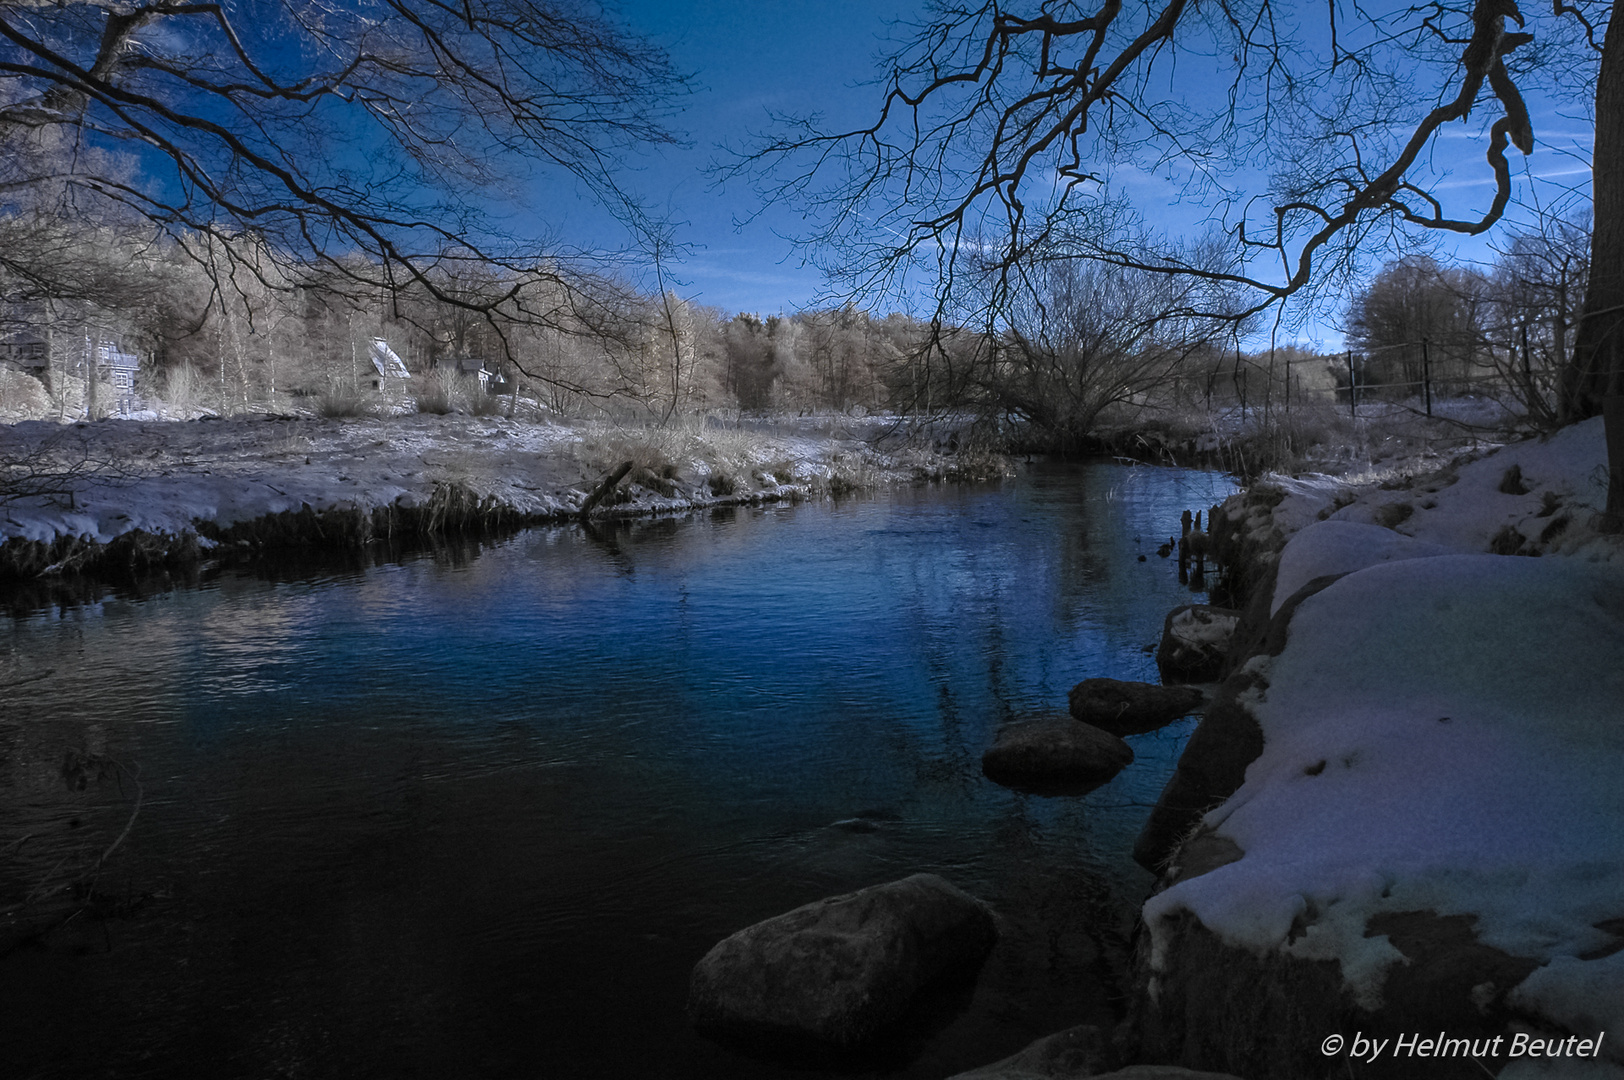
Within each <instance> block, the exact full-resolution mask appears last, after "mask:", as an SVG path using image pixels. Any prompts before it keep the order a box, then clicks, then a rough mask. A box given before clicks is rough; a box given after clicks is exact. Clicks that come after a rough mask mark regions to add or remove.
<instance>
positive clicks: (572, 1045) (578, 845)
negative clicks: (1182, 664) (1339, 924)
mask: <svg viewBox="0 0 1624 1080" xmlns="http://www.w3.org/2000/svg"><path fill="white" fill-rule="evenodd" d="M1228 490H1229V487H1228V485H1227V483H1225V482H1224V481H1223V480H1222V479H1221V478H1217V477H1214V476H1211V475H1209V474H1200V473H1191V472H1179V471H1173V470H1159V469H1151V468H1146V467H1124V466H1117V465H1087V466H1039V467H1034V468H1032V469H1030V470H1029V471H1028V473H1027V474H1026V475H1024V476H1023V477H1022V478H1021V479H1020V480H1018V481H1014V482H1011V483H1008V484H1005V485H1003V486H1002V487H955V488H930V489H922V490H915V491H901V492H894V493H888V494H886V495H883V496H880V497H877V498H874V499H869V500H859V501H847V502H842V503H837V504H823V505H802V506H794V507H771V508H764V509H739V510H726V511H719V512H715V513H712V514H709V515H704V516H699V517H696V518H692V519H683V520H676V519H662V520H656V521H643V522H631V523H622V524H619V525H615V526H598V527H597V528H596V529H594V530H592V531H590V532H589V531H586V530H583V529H581V528H580V527H561V528H551V529H538V530H532V531H528V532H525V533H522V534H520V535H518V536H516V537H515V538H513V539H511V540H509V541H506V542H503V543H500V544H496V545H493V546H490V547H487V548H485V549H484V550H478V549H467V548H452V547H448V548H443V549H440V550H437V551H432V552H426V553H422V554H420V555H417V556H415V557H413V558H410V559H407V560H405V561H401V562H396V563H386V564H384V565H346V564H337V565H335V564H313V563H308V562H306V563H301V564H297V565H286V566H281V567H276V568H265V567H262V568H260V570H259V572H257V573H253V572H244V571H233V572H227V573H223V574H220V575H217V576H216V577H214V578H213V579H212V580H209V581H206V582H204V583H203V584H202V585H201V586H199V587H198V588H195V589H188V590H181V591H172V592H164V593H158V594H155V595H149V596H146V597H144V598H124V597H118V596H110V597H101V598H99V599H98V600H97V601H96V602H94V603H88V604H82V605H78V606H70V607H59V608H50V609H46V610H39V611H35V612H33V613H32V614H29V615H27V616H26V617H23V618H19V619H16V620H14V621H13V622H11V623H10V624H9V625H8V627H7V629H6V630H5V631H4V634H5V637H4V638H3V639H0V640H3V642H4V645H3V648H4V649H5V652H4V654H3V655H0V683H5V682H7V681H10V680H8V678H7V676H6V673H7V672H10V673H12V675H13V677H15V676H16V673H19V672H29V673H36V674H37V673H38V672H40V671H43V670H51V671H52V674H51V675H49V676H48V677H46V678H43V679H36V680H34V681H31V682H26V683H21V684H18V685H13V686H10V687H9V688H6V689H3V690H0V695H3V699H0V700H3V706H0V913H3V912H6V911H8V910H10V911H11V916H10V921H9V922H7V921H5V918H4V917H0V949H5V948H7V947H8V946H10V945H13V944H14V943H15V942H16V941H17V939H18V935H19V933H20V929H19V928H25V927H26V925H27V924H26V918H28V917H33V916H34V915H37V913H38V912H40V911H44V910H47V909H51V910H62V911H69V912H71V911H73V910H76V909H82V914H80V915H78V916H76V917H75V918H74V919H73V920H72V921H70V922H69V923H68V924H67V925H65V926H63V927H61V928H60V929H57V930H55V931H53V932H52V933H51V934H50V935H49V936H48V937H47V938H46V939H45V941H44V943H43V944H28V945H23V946H22V947H17V948H12V949H11V950H10V951H9V952H7V953H6V954H5V955H4V957H3V958H0V1046H4V1047H5V1048H6V1049H5V1054H6V1057H7V1060H8V1062H9V1064H8V1072H14V1073H16V1074H17V1075H22V1076H33V1075H38V1076H42V1077H43V1076H91V1075H95V1076H102V1075H114V1076H120V1077H124V1076H155V1077H156V1076H163V1077H188V1076H197V1077H211V1078H214V1077H232V1076H243V1077H250V1076H252V1077H261V1076H279V1075H284V1074H286V1075H299V1076H319V1077H358V1076H379V1077H385V1076H387V1077H402V1076H417V1075H421V1076H426V1077H427V1076H433V1077H437V1078H438V1077H448V1076H456V1077H461V1076H493V1077H495V1076H501V1077H509V1076H561V1077H562V1076H568V1077H595V1076H603V1077H620V1076H661V1077H733V1076H737V1077H745V1076H749V1077H775V1076H791V1075H793V1076H803V1077H804V1076H814V1075H817V1074H816V1073H815V1072H808V1071H804V1070H801V1071H797V1070H792V1069H789V1068H787V1067H785V1066H781V1065H775V1064H764V1063H759V1062H751V1061H747V1060H745V1059H742V1058H739V1057H737V1056H735V1055H734V1054H732V1053H730V1052H729V1051H727V1050H725V1049H722V1048H720V1047H717V1046H714V1045H712V1044H710V1043H708V1042H705V1041H704V1040H701V1039H699V1038H697V1037H696V1036H694V1035H693V1034H691V1033H690V1032H689V1030H688V1029H687V1026H686V1024H685V1022H684V1020H683V1017H682V1005H683V1000H684V996H685V993H686V986H687V976H688V972H689V970H690V969H691V967H692V965H693V963H694V962H695V960H697V959H698V957H699V956H700V955H702V954H703V953H704V951H705V950H706V949H707V948H709V947H710V945H712V944H714V943H715V941H717V940H718V939H720V938H721V937H723V936H725V935H726V934H728V933H730V932H732V931H733V930H736V929H738V928H740V927H742V926H744V925H747V924H749V923H751V922H755V921H757V920H759V919H762V918H765V917H768V916H770V915H774V914H777V913H779V912H782V911H784V910H787V909H788V908H790V907H793V906H796V905H798V904H801V903H805V902H807V901H810V900H813V899H816V898H818V897H821V896H825V895H829V894H831V893H836V892H843V891H847V890H849V889H853V888H857V887H861V886H863V885H868V884H872V883H875V882H879V881H884V880H889V879H892V878H896V877H900V876H903V875H905V874H909V873H913V872H916V871H920V870H930V871H935V872H938V873H941V874H943V875H944V876H946V877H948V878H949V879H950V880H952V881H954V882H955V883H957V884H959V885H961V886H963V887H964V888H966V889H969V890H970V891H971V892H974V893H976V894H977V895H979V896H981V897H983V898H984V899H986V900H988V901H990V902H991V903H993V904H994V905H995V906H996V907H997V908H998V909H999V911H1000V913H1001V914H1002V915H1003V916H1004V919H1005V929H1004V937H1003V940H1002V942H1001V943H1000V945H999V948H998V950H997V951H996V952H995V953H994V955H993V957H992V959H991V960H990V961H989V963H988V966H987V968H986V969H985V970H984V971H983V973H982V976H981V978H980V980H979V982H978V984H977V988H976V991H975V994H974V997H973V998H972V999H971V1000H970V1001H969V1003H968V1004H967V1005H966V1006H965V1007H964V1008H963V1009H962V1011H959V1012H958V1013H957V1014H956V1016H954V1017H953V1018H952V1019H951V1021H950V1022H947V1023H946V1024H945V1026H943V1027H940V1029H939V1030H934V1031H932V1032H931V1033H930V1034H929V1037H928V1038H927V1037H925V1035H923V1034H920V1033H917V1032H916V1033H915V1035H914V1037H913V1038H912V1039H911V1040H909V1039H904V1040H902V1041H901V1043H899V1046H898V1047H894V1048H892V1049H893V1052H892V1053H891V1054H890V1055H889V1056H887V1057H885V1058H884V1059H882V1060H881V1061H879V1062H877V1063H876V1064H875V1065H874V1066H873V1069H872V1070H871V1071H885V1072H888V1073H890V1074H892V1075H900V1076H908V1077H940V1076H945V1075H948V1074H950V1073H952V1072H954V1071H957V1070H959V1069H963V1068H967V1067H970V1066H972V1065H976V1064H980V1063H984V1062H985V1061H989V1060H992V1059H994V1058H997V1057H1000V1056H1003V1055H1004V1054H1007V1053H1009V1052H1011V1051H1013V1050H1014V1049H1016V1048H1018V1047H1019V1046H1021V1045H1024V1044H1025V1043H1026V1042H1027V1041H1030V1039H1032V1038H1034V1037H1036V1036H1038V1035H1041V1034H1044V1033H1047V1032H1048V1031H1052V1030H1056V1029H1058V1028H1061V1027H1064V1026H1068V1025H1070V1024H1074V1023H1077V1022H1079V1021H1085V1020H1094V1021H1097V1022H1102V1023H1109V1022H1111V1021H1112V1020H1114V1018H1115V1012H1114V1009H1115V1008H1116V1005H1117V1003H1116V1002H1114V1001H1113V1000H1112V998H1111V992H1110V990H1109V979H1110V978H1111V976H1112V974H1113V972H1114V971H1115V970H1116V969H1117V968H1118V967H1119V966H1120V964H1121V963H1122V960H1123V952H1122V950H1123V944H1124V935H1125V933H1126V929H1127V927H1129V926H1130V925H1131V911H1132V904H1133V902H1134V901H1136V900H1137V899H1138V897H1139V896H1140V894H1142V892H1143V890H1144V889H1145V887H1146V886H1147V884H1148V879H1147V877H1146V876H1145V875H1143V874H1142V873H1141V872H1140V871H1139V870H1138V869H1137V868H1135V867H1134V866H1133V865H1132V863H1131V861H1130V860H1129V858H1128V854H1127V852H1128V849H1129V848H1130V847H1131V844H1132V839H1133V836H1134V834H1135V833H1136V832H1137V830H1138V827H1139V825H1140V823H1141V822H1142V821H1143V819H1144V817H1145V814H1146V811H1147V807H1148V804H1149V803H1150V802H1151V801H1153V800H1154V798H1155V795H1156V793H1157V792H1158V791H1159V790H1160V787H1161V784H1162V783H1163V781H1164V780H1165V778H1166V776H1167V774H1168V772H1169V771H1170V769H1171V764H1172V761H1173V759H1174V757H1175V756H1176V754H1177V751H1178V749H1179V748H1180V746H1181V742H1182V737H1183V735H1184V733H1185V728H1183V727H1181V728H1177V729H1168V730H1164V731H1163V732H1160V733H1156V734H1152V735H1146V736H1140V737H1137V738H1136V739H1134V740H1132V742H1133V743H1134V747H1135V751H1136V753H1137V754H1138V755H1139V757H1138V761H1137V762H1136V763H1135V765H1134V766H1133V767H1131V768H1130V769H1129V770H1128V771H1127V772H1125V773H1123V774H1122V775H1121V776H1119V777H1118V778H1117V779H1116V780H1115V781H1113V782H1112V783H1110V784H1108V785H1106V786H1104V787H1102V788H1100V789H1098V790H1097V791H1095V792H1093V793H1091V794H1090V795H1088V796H1086V797H1083V798H1072V799H1041V798H1035V797H1029V796H1022V795H1018V794H1015V793H1013V792H1009V791H1006V790H1004V789H1002V788H999V787H996V786H994V785H992V784H990V783H988V782H987V781H986V780H984V779H983V778H982V776H981V774H980V764H979V763H980V754H981V751H982V750H983V749H984V748H985V747H986V746H987V745H988V743H989V742H990V740H991V738H992V734H993V732H994V731H995V729H996V728H997V726H998V725H999V724H1000V723H1001V722H1003V721H1005V720H1008V719H1010V718H1014V717H1018V716H1021V715H1025V714H1030V713H1033V712H1039V711H1045V710H1063V709H1064V707H1065V694H1066V691H1067V690H1068V689H1069V688H1070V687H1071V686H1072V685H1073V684H1074V683H1075V682H1077V681H1078V680H1080V679H1082V678H1086V677H1089V676H1093V675H1109V676H1114V677H1119V678H1154V665H1153V662H1152V660H1151V658H1150V656H1149V655H1147V654H1146V653H1145V651H1144V648H1143V647H1144V646H1145V645H1146V644H1147V643H1150V642H1152V641H1154V640H1155V638H1156V636H1157V635H1158V633H1159V631H1160V627H1161V622H1162V617H1163V615H1164V614H1165V612H1166V611H1167V609H1168V608H1170V607H1171V606H1173V605H1174V604H1177V603H1180V602H1183V601H1184V600H1185V598H1187V597H1188V596H1189V592H1188V590H1186V589H1183V588H1181V587H1180V586H1179V585H1178V583H1177V581H1176V576H1175V567H1174V566H1173V565H1172V564H1171V562H1170V561H1164V560H1162V559H1158V558H1156V556H1155V554H1154V551H1155V548H1156V546H1157V544H1158V543H1159V542H1160V541H1161V540H1162V539H1165V538H1166V536H1167V535H1168V534H1169V533H1171V532H1173V531H1176V528H1177V520H1178V512H1179V511H1180V510H1182V509H1186V508H1190V509H1202V508H1205V507H1207V506H1209V505H1211V504H1212V503H1214V502H1216V501H1217V500H1218V499H1219V498H1221V497H1222V496H1223V495H1224V494H1227V492H1228ZM1140 554H1149V555H1150V558H1149V560H1148V561H1146V562H1143V563H1141V562H1139V561H1138V558H1137V557H1138V556H1139V555H1140ZM70 752H71V753H73V754H75V755H79V756H80V759H82V760H91V761H105V762H112V763H114V765H115V766H116V767H109V768H107V769H105V770H104V775H100V776H97V777H94V778H93V779H92V782H89V783H87V784H86V786H85V788H84V790H72V789H70V785H69V784H67V783H65V782H64V777H65V773H64V770H63V763H64V757H65V755H66V754H68V753H70ZM136 783H138V784H139V786H140V792H141V795H142V800H143V801H142V804H141V809H140V812H139V814H138V815H137V816H136V819H135V822H134V825H133V827H132V828H131V829H130V832H129V835H128V838H127V839H126V840H124V842H123V843H122V844H121V845H120V846H119V847H118V848H117V849H116V851H115V852H114V854H113V855H112V856H111V857H110V858H109V859H108V860H107V862H106V865H105V866H104V867H103V868H102V870H101V872H100V874H99V876H98V877H97V879H96V885H95V893H94V894H93V896H92V897H91V899H93V900H94V901H95V905H93V906H92V908H88V909H87V908H85V900H84V898H83V897H81V898H79V899H77V900H75V899H73V898H72V897H69V896H67V895H66V894H65V893H61V892H58V893H55V894H53V893H52V892H51V883H53V882H62V881H65V880H70V879H72V878H73V877H74V876H75V874H76V873H81V872H88V870H89V868H91V867H92V866H93V865H94V863H95V860H96V859H97V857H98V856H99V855H100V853H101V852H103V851H105V850H106V848H107V846H108V844H109V843H110V842H111V841H112V840H113V839H114V838H115V837H116V836H117V835H118V833H119V832H120V830H122V829H123V827H124V825H125V824H126V822H127V821H128V820H129V817H130V810H131V806H132V803H133V795H134V790H135V789H134V785H135V784H136ZM30 894H33V897H32V899H31V900H30V907H28V908H24V909H22V913H21V915H19V914H18V913H17V909H16V905H17V904H18V903H19V901H21V900H23V899H24V898H25V897H29V896H30ZM41 897H44V899H41ZM52 904H55V905H57V907H56V908H54V909H52V908H51V905H52ZM938 1021H940V1018H938ZM904 1044H905V1045H904Z"/></svg>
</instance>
